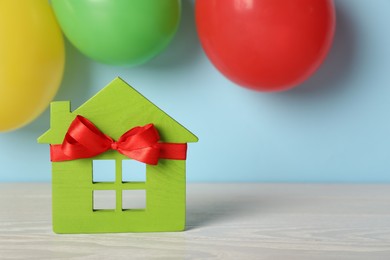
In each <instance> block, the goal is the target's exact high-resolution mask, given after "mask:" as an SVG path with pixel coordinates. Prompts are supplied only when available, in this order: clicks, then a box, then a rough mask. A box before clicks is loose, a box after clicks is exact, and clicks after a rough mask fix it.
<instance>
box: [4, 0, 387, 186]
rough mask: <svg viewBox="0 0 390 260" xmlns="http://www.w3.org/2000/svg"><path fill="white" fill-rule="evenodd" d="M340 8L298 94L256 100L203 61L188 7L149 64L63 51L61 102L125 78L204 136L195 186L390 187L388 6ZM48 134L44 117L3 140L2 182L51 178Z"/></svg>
mask: <svg viewBox="0 0 390 260" xmlns="http://www.w3.org/2000/svg"><path fill="white" fill-rule="evenodd" d="M335 2H336V9H337V31H336V36H335V41H334V45H333V48H332V49H331V52H330V54H329V56H328V58H327V60H326V61H325V63H324V64H323V66H322V67H321V68H320V70H319V71H318V72H317V73H316V74H315V75H314V76H313V77H312V78H310V79H309V80H308V81H307V82H305V83H304V84H303V85H301V86H300V87H298V88H296V89H294V90H291V91H288V92H285V93H275V94H264V93H256V92H252V91H249V90H246V89H244V88H241V87H238V86H236V85H234V84H233V83H231V82H229V81H228V80H227V79H225V78H224V77H223V76H222V75H221V74H220V73H219V72H218V71H216V69H215V68H214V67H213V66H212V65H211V63H210V62H209V61H208V59H207V58H206V56H205V55H204V53H203V51H202V49H201V47H200V45H199V41H198V38H197V35H196V30H195V24H194V14H193V3H192V2H191V1H189V0H184V2H183V17H182V23H181V26H180V29H179V31H178V34H177V36H176V38H175V39H174V41H173V43H172V44H171V45H170V46H169V47H168V49H167V50H166V51H165V52H164V53H162V54H161V55H160V56H158V57H157V58H155V59H154V60H153V61H151V62H149V63H147V64H145V65H143V66H140V67H136V68H123V67H112V66H106V65H102V64H98V63H95V62H93V61H91V60H89V59H88V58H86V57H84V56H82V55H81V54H80V53H79V52H78V51H77V50H75V49H74V48H73V47H72V46H70V45H69V44H67V48H66V51H67V57H66V58H67V64H66V70H65V77H64V80H63V84H62V86H61V90H60V91H59V93H58V95H57V97H56V100H71V101H72V106H73V109H74V108H76V107H78V106H79V105H81V104H82V103H83V102H84V101H86V100H87V99H88V98H89V97H91V96H92V95H93V94H95V92H97V91H98V90H100V89H101V88H103V87H104V86H105V85H106V84H107V83H109V82H110V81H111V80H112V79H113V78H114V77H116V76H120V77H122V78H123V79H125V80H126V81H127V82H128V83H129V84H131V85H133V86H134V87H135V88H137V89H138V90H139V91H140V92H141V93H143V94H144V95H145V96H146V97H148V98H149V99H150V100H152V101H153V102H154V103H155V104H157V105H158V106H160V107H161V108H162V109H164V110H165V111H166V112H167V113H168V114H170V115H171V116H173V117H174V118H176V119H177V120H178V121H179V122H181V123H182V124H183V125H185V126H186V127H187V128H188V129H190V130H191V131H193V132H194V133H195V134H197V135H198V137H199V139H200V142H199V143H197V144H191V145H190V146H189V160H188V163H187V165H188V180H189V181H241V182H247V181H248V182H249V181H289V182H313V181H314V182H389V181H390V138H389V134H390V115H389V112H390V29H389V26H390V16H389V12H390V1H388V0H375V1H367V0H336V1H335ZM238 37H239V36H238ZM4 112H5V111H2V113H4ZM48 127H49V113H48V111H46V112H45V113H44V114H43V115H42V116H41V117H39V118H38V119H37V120H36V121H35V122H34V123H32V124H30V125H29V126H27V127H25V128H23V129H20V130H17V131H14V132H10V133H2V134H0V181H49V180H50V162H49V147H48V146H47V145H38V144H37V143H36V138H37V137H38V136H39V135H40V134H41V133H43V132H44V131H45V130H46V129H47V128H48Z"/></svg>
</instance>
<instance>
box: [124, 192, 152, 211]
mask: <svg viewBox="0 0 390 260" xmlns="http://www.w3.org/2000/svg"><path fill="white" fill-rule="evenodd" d="M145 208H146V191H145V190H123V191H122V209H145Z"/></svg>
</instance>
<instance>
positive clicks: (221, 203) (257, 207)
mask: <svg viewBox="0 0 390 260" xmlns="http://www.w3.org/2000/svg"><path fill="white" fill-rule="evenodd" d="M265 204H266V203H262V202H261V201H259V199H258V198H257V199H256V200H254V198H250V197H247V196H242V197H241V196H237V197H231V196H229V195H227V194H226V196H224V197H220V196H218V197H210V198H205V199H204V200H201V201H194V202H191V201H189V202H188V203H187V225H186V230H191V229H194V228H199V227H202V226H206V225H208V224H210V223H215V222H219V223H222V222H224V221H234V220H235V219H239V218H241V217H242V216H246V217H248V216H251V215H254V214H255V213H256V212H259V211H262V210H263V209H264V207H266V205H265Z"/></svg>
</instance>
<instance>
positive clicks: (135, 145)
mask: <svg viewBox="0 0 390 260" xmlns="http://www.w3.org/2000/svg"><path fill="white" fill-rule="evenodd" d="M159 140H160V136H159V133H158V131H157V129H156V128H155V127H154V125H153V124H147V125H145V126H137V127H134V128H132V129H130V130H129V131H127V132H126V133H124V134H123V135H122V136H121V137H120V138H119V139H118V141H114V140H113V139H112V138H111V137H109V136H108V135H105V134H103V133H102V132H101V131H100V130H99V129H98V128H97V127H96V126H95V125H94V124H93V123H92V122H91V121H89V120H88V119H86V118H85V117H82V116H80V115H78V116H76V118H75V119H74V120H73V122H72V123H71V125H70V127H69V129H68V131H67V133H66V135H65V138H64V141H63V142H62V144H59V145H51V146H50V147H51V149H50V155H51V161H53V162H59V161H67V160H75V159H83V158H90V157H94V156H97V155H99V154H101V153H103V152H106V151H108V150H111V149H112V150H116V151H118V152H119V153H121V154H123V155H125V156H127V157H129V158H131V159H134V160H137V161H140V162H144V163H147V164H151V165H156V164H157V163H158V160H159V159H160V158H161V159H173V160H185V159H186V152H187V144H185V143H183V144H174V143H161V142H159Z"/></svg>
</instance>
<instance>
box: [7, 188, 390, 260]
mask: <svg viewBox="0 0 390 260" xmlns="http://www.w3.org/2000/svg"><path fill="white" fill-rule="evenodd" d="M50 193H51V192H50V184H38V183H34V184H33V183H31V184H27V183H25V184H22V183H17V184H16V183H15V184H11V183H9V184H0V259H240V260H241V259H284V260H295V259H345V260H348V259H354V260H360V259H370V260H374V259H375V260H376V259H384V260H385V259H386V260H388V259H390V185H341V184H339V185H332V184H190V185H188V191H187V229H186V231H184V232H177V233H127V234H96V235H56V234H54V233H53V232H52V227H51V194H50Z"/></svg>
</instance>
